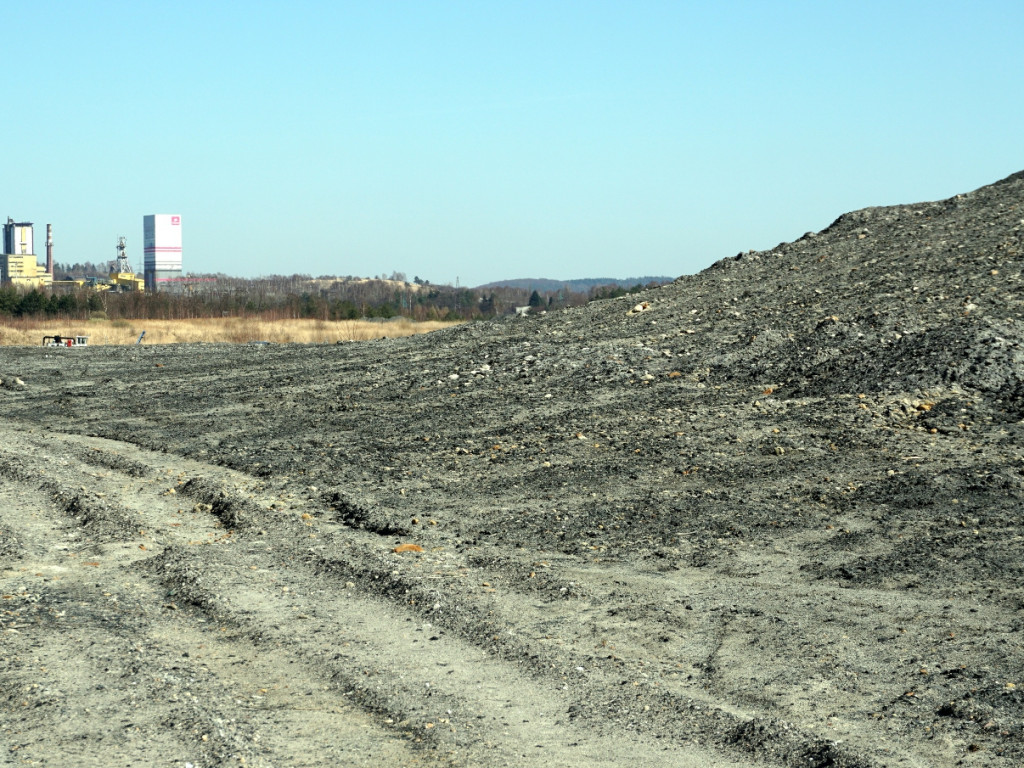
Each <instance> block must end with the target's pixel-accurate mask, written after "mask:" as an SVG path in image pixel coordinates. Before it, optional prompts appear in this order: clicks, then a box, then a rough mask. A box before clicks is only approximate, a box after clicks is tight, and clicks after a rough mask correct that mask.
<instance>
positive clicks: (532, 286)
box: [476, 275, 675, 293]
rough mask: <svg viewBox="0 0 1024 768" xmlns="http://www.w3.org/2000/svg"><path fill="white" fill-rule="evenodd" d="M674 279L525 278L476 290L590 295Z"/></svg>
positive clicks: (489, 284)
mask: <svg viewBox="0 0 1024 768" xmlns="http://www.w3.org/2000/svg"><path fill="white" fill-rule="evenodd" d="M673 280H675V278H674V277H666V276H665V275H659V276H655V277H650V276H648V277H625V278H616V277H591V278H579V279H576V280H549V279H547V278H543V277H523V278H519V279H517V280H497V281H495V282H493V283H487V284H486V285H480V286H477V288H476V290H482V289H485V288H520V289H522V290H526V291H539V292H540V293H544V292H554V291H568V292H569V293H589V292H590V289H591V288H603V287H605V286H609V285H619V286H622V287H623V288H632V287H633V286H634V285H648V284H650V283H658V284H659V285H661V284H662V283H671V282H672V281H673Z"/></svg>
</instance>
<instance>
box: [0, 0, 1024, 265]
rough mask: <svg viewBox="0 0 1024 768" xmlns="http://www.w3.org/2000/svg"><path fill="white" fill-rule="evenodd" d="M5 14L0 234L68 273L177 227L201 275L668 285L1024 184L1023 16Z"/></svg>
mask: <svg viewBox="0 0 1024 768" xmlns="http://www.w3.org/2000/svg"><path fill="white" fill-rule="evenodd" d="M3 10H4V13H3V17H2V21H0V29H3V39H4V41H5V45H4V56H3V60H4V64H3V68H4V74H5V76H6V77H5V86H6V87H5V88H4V96H5V97H4V99H3V102H4V104H5V109H6V113H7V114H6V115H5V116H4V118H3V120H2V121H0V147H3V149H4V158H5V161H6V162H5V163H4V166H5V168H6V174H5V177H4V181H3V184H2V185H0V216H3V217H4V219H6V217H8V216H10V217H13V218H14V219H16V220H18V221H32V222H34V223H36V225H37V230H36V238H37V242H39V243H42V241H43V239H44V233H45V224H46V223H51V224H53V227H54V242H55V247H54V249H55V258H56V260H57V261H59V262H75V261H95V262H99V261H106V260H109V259H112V258H114V257H115V247H114V246H115V244H116V242H117V237H118V236H119V235H125V236H126V237H127V238H128V250H129V256H130V258H131V260H132V262H133V263H134V264H137V265H141V260H142V217H143V215H145V214H147V213H178V214H181V215H182V220H183V238H184V249H183V261H184V268H185V270H186V271H189V272H224V273H228V274H233V275H246V276H257V275H267V274H293V273H302V274H311V275H322V274H336V275H360V276H372V275H379V274H391V273H392V272H394V271H400V272H404V273H406V274H407V275H408V277H409V278H410V279H411V278H412V277H413V276H414V275H415V276H420V277H422V278H425V279H428V280H431V281H432V282H437V283H455V282H456V280H458V281H459V283H460V284H462V285H478V284H481V283H484V282H488V281H492V280H498V279H503V278H517V277H549V278H556V279H569V278H576V277H598V276H612V277H629V276H634V275H655V274H660V275H672V276H676V275H681V274H689V273H693V272H697V271H699V270H701V269H703V268H705V267H706V266H708V265H709V264H711V263H712V262H714V261H716V260H718V259H720V258H723V257H725V256H732V255H734V254H736V253H737V252H739V251H745V250H748V249H751V248H754V249H764V248H771V247H773V246H775V245H776V244H778V243H779V242H781V241H784V240H793V239H795V238H797V237H799V236H800V235H802V234H803V233H804V232H805V231H808V230H819V229H821V228H823V227H825V226H827V225H828V224H829V223H830V222H831V221H832V220H833V219H834V218H835V217H836V216H838V215H839V214H841V213H844V212H846V211H848V210H854V209H857V208H862V207H865V206H869V205H887V204H893V203H909V202H918V201H922V200H934V199H939V198H944V197H948V196H951V195H954V194H957V193H960V192H967V191H970V190H972V189H975V188H977V187H979V186H982V185H985V184H988V183H991V182H994V181H997V180H998V179H1001V178H1003V177H1005V176H1007V175H1009V174H1011V173H1014V172H1016V171H1019V170H1022V169H1024V142H1022V141H1021V136H1022V135H1024V134H1022V130H1024V129H1022V126H1024V98H1022V94H1024V66H1022V63H1024V4H1022V3H1020V2H1019V0H1016V1H1015V2H1009V1H1008V2H984V1H982V2H977V3H965V2H962V1H960V2H944V1H943V0H932V1H931V2H898V1H897V2H872V1H871V0H862V1H861V2H827V3H823V2H774V3H773V2H767V1H763V2H735V1H734V2H718V3H706V2H683V1H682V0H680V1H678V2H644V1H643V0H639V1H634V2H629V3H627V2H602V1H601V0H592V1H591V2H574V1H573V0H565V1H563V2H558V1H557V0H556V1H555V2H552V0H546V2H533V0H521V1H520V2H516V3H508V2H488V1H485V0H480V1H478V2H431V1H430V0H421V1H420V2H372V3H371V2H363V3H349V2H320V1H308V2H304V1H303V0H293V2H287V3H286V2H269V1H265V0H249V2H216V1H211V0H207V2H193V1H192V0H181V1H180V2H175V3H168V2H159V3H158V2H148V1H146V0H134V2H110V1H104V0H95V1H94V2H83V3H78V2H72V0H67V2H53V1H52V0H51V1H48V0H35V1H34V2H23V1H22V0H13V1H12V0H8V2H6V3H5V4H4V9H3ZM37 250H40V251H42V250H43V249H42V248H41V247H37ZM40 255H41V254H40Z"/></svg>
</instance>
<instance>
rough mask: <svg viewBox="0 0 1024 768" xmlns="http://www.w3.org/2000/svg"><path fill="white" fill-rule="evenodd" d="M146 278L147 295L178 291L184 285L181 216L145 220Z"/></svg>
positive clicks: (165, 216)
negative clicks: (182, 282)
mask: <svg viewBox="0 0 1024 768" xmlns="http://www.w3.org/2000/svg"><path fill="white" fill-rule="evenodd" d="M142 247H143V277H144V278H145V280H146V290H147V291H161V290H162V291H174V290H177V288H178V286H179V285H180V284H181V279H182V272H181V216H179V215H177V214H172V213H155V214H150V215H148V216H143V218H142Z"/></svg>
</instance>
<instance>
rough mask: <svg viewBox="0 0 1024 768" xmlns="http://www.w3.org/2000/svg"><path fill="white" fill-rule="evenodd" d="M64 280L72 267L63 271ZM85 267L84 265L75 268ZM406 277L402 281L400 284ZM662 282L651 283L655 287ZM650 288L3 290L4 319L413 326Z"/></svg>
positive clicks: (331, 285) (326, 281)
mask: <svg viewBox="0 0 1024 768" xmlns="http://www.w3.org/2000/svg"><path fill="white" fill-rule="evenodd" d="M55 267H56V268H55V272H56V273H57V275H59V276H60V277H58V279H61V278H62V277H63V276H65V275H67V276H70V275H73V274H75V272H74V271H73V270H72V269H61V268H60V265H55ZM75 267H80V265H75ZM396 278H401V279H396ZM654 284H656V283H650V284H649V285H654ZM643 287H646V286H642V285H639V284H637V285H633V286H628V287H625V286H619V285H614V284H612V285H603V286H595V287H592V288H591V289H590V290H589V291H587V292H585V293H584V292H572V291H569V290H564V289H557V290H547V291H538V290H536V289H535V290H532V291H530V290H527V289H524V288H519V287H512V286H493V287H488V288H476V289H473V288H457V287H452V286H445V285H433V284H431V283H429V282H428V281H426V280H420V278H418V277H417V278H414V280H413V282H411V283H410V282H407V281H405V280H404V276H401V275H392V277H391V278H390V279H389V278H385V277H384V276H381V277H380V278H369V279H366V278H353V277H319V278H313V277H310V276H308V275H292V276H290V277H285V276H280V275H274V276H271V277H265V278H259V279H245V278H237V277H230V276H226V275H197V276H191V277H190V278H188V280H186V281H185V283H184V284H183V285H182V287H181V290H180V291H175V292H170V291H161V292H157V293H117V292H113V291H95V290H93V289H91V288H77V289H74V290H67V289H63V288H55V289H53V291H52V292H50V291H47V292H44V291H40V290H36V289H33V290H29V291H24V290H19V289H16V288H13V287H10V286H7V287H3V288H0V316H9V317H11V316H13V317H25V316H41V315H42V316H50V317H67V318H69V319H86V318H88V317H90V316H93V317H106V318H108V319H111V320H115V319H119V318H127V319H164V320H175V319H186V318H201V317H235V316H241V317H244V316H259V317H262V318H264V319H271V320H273V319H284V318H316V319H322V320H348V319H352V320H355V319H360V318H381V319H387V318H391V317H399V316H402V317H408V318H410V319H413V320H472V319H479V318H489V317H495V316H499V315H504V314H512V313H514V312H515V310H516V308H517V307H524V306H529V307H531V309H532V310H533V311H548V310H557V309H563V308H565V307H571V306H581V305H583V304H586V303H587V302H588V301H591V300H594V299H606V298H612V297H615V296H621V295H624V294H626V293H631V292H635V291H638V290H640V289H642V288H643Z"/></svg>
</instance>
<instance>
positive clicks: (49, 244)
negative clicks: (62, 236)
mask: <svg viewBox="0 0 1024 768" xmlns="http://www.w3.org/2000/svg"><path fill="white" fill-rule="evenodd" d="M46 273H47V274H48V275H49V276H50V277H53V225H52V224H47V225H46Z"/></svg>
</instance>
